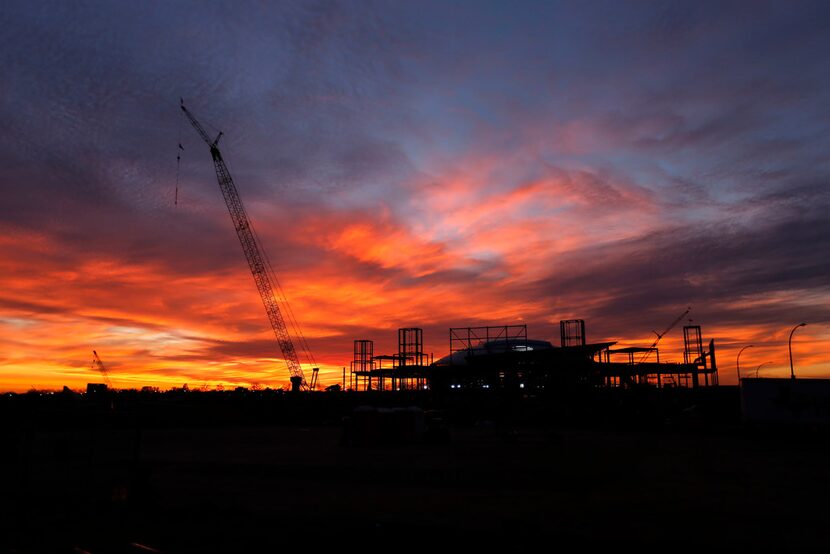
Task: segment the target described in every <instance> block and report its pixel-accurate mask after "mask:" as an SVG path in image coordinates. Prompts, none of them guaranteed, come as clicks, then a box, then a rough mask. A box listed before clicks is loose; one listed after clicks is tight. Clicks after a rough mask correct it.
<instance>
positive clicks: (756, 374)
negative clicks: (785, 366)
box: [755, 362, 772, 379]
mask: <svg viewBox="0 0 830 554" xmlns="http://www.w3.org/2000/svg"><path fill="white" fill-rule="evenodd" d="M771 363H772V362H764V363H762V364H759V365H758V367H756V368H755V378H756V379H757V378H758V370H759V369H761V368H762V367H764V366H765V365H767V364H771Z"/></svg>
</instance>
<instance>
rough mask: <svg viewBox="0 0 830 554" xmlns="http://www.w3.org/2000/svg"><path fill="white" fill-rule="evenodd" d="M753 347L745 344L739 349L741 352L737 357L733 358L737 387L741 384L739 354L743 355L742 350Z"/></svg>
mask: <svg viewBox="0 0 830 554" xmlns="http://www.w3.org/2000/svg"><path fill="white" fill-rule="evenodd" d="M753 346H755V345H754V344H747V345H746V346H744V347H743V348H741V350H740V351H739V352H738V357H737V358H735V370H736V371H737V372H738V385H740V384H741V354H743V351H744V350H746V349H747V348H752V347H753Z"/></svg>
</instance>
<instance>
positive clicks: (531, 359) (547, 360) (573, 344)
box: [349, 319, 718, 392]
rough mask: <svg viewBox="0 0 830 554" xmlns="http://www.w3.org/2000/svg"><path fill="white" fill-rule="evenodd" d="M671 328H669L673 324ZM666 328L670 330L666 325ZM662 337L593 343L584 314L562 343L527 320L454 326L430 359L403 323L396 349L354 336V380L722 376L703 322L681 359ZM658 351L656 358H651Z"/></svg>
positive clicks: (529, 381)
mask: <svg viewBox="0 0 830 554" xmlns="http://www.w3.org/2000/svg"><path fill="white" fill-rule="evenodd" d="M667 331H668V330H667ZM663 334H665V332H664V333H663ZM657 336H658V340H657V341H655V343H654V344H652V345H651V346H648V347H627V348H614V345H615V344H616V343H615V342H598V343H589V342H587V340H586V334H585V322H584V320H581V319H573V320H563V321H561V322H560V344H559V346H554V345H553V344H552V343H551V342H549V341H545V340H538V339H530V338H528V334H527V325H501V326H486V327H454V328H451V329H450V330H449V347H450V353H449V355H447V356H445V357H443V358H441V359H439V360H436V361H432V360H429V356H427V354H426V353H425V351H424V346H423V330H422V329H418V328H405V329H399V330H398V352H397V353H396V354H388V355H375V354H374V343H373V341H371V340H365V339H364V340H356V341H354V360H353V361H352V362H351V377H350V382H349V386H350V388H352V389H353V390H360V391H369V390H377V391H400V390H424V389H431V390H442V389H468V390H469V389H524V390H525V391H527V392H532V391H538V390H541V389H545V388H547V387H569V386H583V387H597V388H632V387H655V388H665V387H686V388H698V387H708V386H714V385H717V384H718V368H717V362H716V358H715V341H714V340H709V341H708V344H707V347H706V348H704V341H703V338H702V335H701V329H700V326H699V325H686V326H684V327H683V348H684V349H683V362H682V363H677V362H664V361H660V352H659V349H658V347H657V342H659V338H662V336H663V335H661V334H658V335H657ZM652 356H653V358H652Z"/></svg>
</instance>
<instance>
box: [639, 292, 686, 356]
mask: <svg viewBox="0 0 830 554" xmlns="http://www.w3.org/2000/svg"><path fill="white" fill-rule="evenodd" d="M691 311H692V307H691V306H689V307H688V308H686V311H685V312H683V313H682V314H680V315H679V316H677V319H675V320H674V321H672V322H671V325H669V326H668V327H666V330H665V331H663V332H662V333H658V332H657V331H652V333H654V334H655V335H657V338H656V339H654V342H653V343H651V346H650V347H649V349H648V350H647V351H646V353H645V354H643V357H642V358H640V363H643V362H644V361H646V359H648V356H649V354H651V353H652V352H653V351H654V350H655V349H656V348H657V343H659V342H660V339H662V338H663V337H664V336H665V335H666V334H668V332H669V331H671V330H672V329H674V327H675V325H677V324H678V323H680V321H681V320H682V319H683V318H684V317H686V316H687V315H688V314H689V312H691ZM657 361H658V362H659V361H660V359H659V356H658V359H657Z"/></svg>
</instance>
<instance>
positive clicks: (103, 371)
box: [92, 350, 112, 389]
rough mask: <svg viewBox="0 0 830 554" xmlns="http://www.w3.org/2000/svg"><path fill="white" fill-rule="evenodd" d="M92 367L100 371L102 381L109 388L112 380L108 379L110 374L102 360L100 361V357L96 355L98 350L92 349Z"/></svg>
mask: <svg viewBox="0 0 830 554" xmlns="http://www.w3.org/2000/svg"><path fill="white" fill-rule="evenodd" d="M92 368H93V369H97V370H98V371H100V372H101V375H103V376H104V382H105V383H106V384H107V388H110V389H111V388H112V382H111V381H110V376H109V374H108V373H107V368H106V367H104V362H102V361H101V357H100V356H98V352H96V351H95V350H93V351H92Z"/></svg>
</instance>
